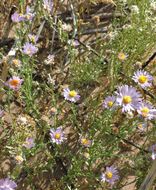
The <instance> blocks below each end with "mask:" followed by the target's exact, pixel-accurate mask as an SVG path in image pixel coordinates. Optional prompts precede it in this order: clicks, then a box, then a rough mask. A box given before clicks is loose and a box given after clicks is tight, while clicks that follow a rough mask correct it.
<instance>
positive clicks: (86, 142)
mask: <svg viewBox="0 0 156 190" xmlns="http://www.w3.org/2000/svg"><path fill="white" fill-rule="evenodd" d="M80 142H81V144H82V145H83V146H85V147H90V146H91V144H92V141H91V140H89V139H87V138H85V137H82V138H81V139H80Z"/></svg>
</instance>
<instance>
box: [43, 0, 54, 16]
mask: <svg viewBox="0 0 156 190" xmlns="http://www.w3.org/2000/svg"><path fill="white" fill-rule="evenodd" d="M43 7H44V9H46V10H47V11H48V12H49V13H50V12H51V11H52V9H53V1H52V0H43Z"/></svg>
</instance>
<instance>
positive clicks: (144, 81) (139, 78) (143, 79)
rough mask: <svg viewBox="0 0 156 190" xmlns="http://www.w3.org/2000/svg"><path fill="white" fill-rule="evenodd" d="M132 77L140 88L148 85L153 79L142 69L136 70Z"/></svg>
mask: <svg viewBox="0 0 156 190" xmlns="http://www.w3.org/2000/svg"><path fill="white" fill-rule="evenodd" d="M132 79H133V80H134V81H135V82H136V83H138V84H139V85H140V86H141V87H142V88H147V87H150V86H151V85H152V81H153V77H152V76H151V75H150V74H149V73H148V72H146V71H143V70H138V71H136V72H135V73H134V76H133V77H132Z"/></svg>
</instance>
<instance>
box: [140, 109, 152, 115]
mask: <svg viewBox="0 0 156 190" xmlns="http://www.w3.org/2000/svg"><path fill="white" fill-rule="evenodd" d="M149 111H150V110H149V109H148V108H147V107H144V108H142V110H141V113H142V116H143V117H147V115H148V113H149Z"/></svg>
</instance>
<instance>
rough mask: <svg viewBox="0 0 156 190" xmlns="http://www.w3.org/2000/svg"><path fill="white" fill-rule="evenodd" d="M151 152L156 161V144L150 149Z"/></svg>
mask: <svg viewBox="0 0 156 190" xmlns="http://www.w3.org/2000/svg"><path fill="white" fill-rule="evenodd" d="M150 151H151V152H152V155H151V157H152V160H155V159H156V144H153V145H152V146H151V147H150Z"/></svg>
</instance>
